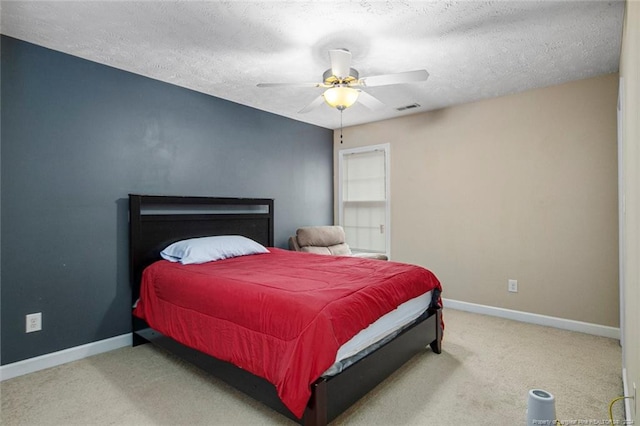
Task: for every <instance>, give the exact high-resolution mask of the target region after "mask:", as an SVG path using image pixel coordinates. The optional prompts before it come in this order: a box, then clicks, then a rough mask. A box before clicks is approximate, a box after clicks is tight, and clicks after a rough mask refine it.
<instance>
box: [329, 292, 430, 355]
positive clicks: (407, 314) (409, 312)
mask: <svg viewBox="0 0 640 426" xmlns="http://www.w3.org/2000/svg"><path fill="white" fill-rule="evenodd" d="M430 303H431V291H428V292H426V293H424V294H422V295H420V296H418V297H415V298H413V299H411V300H409V301H407V302H405V303H403V304H402V305H400V306H398V307H397V308H396V309H394V310H393V311H391V312H389V313H387V314H386V315H383V316H381V317H380V318H379V319H378V320H377V321H376V322H374V323H373V324H371V325H370V326H368V327H367V328H365V329H364V330H362V331H360V332H359V333H358V334H356V335H355V336H353V338H351V340H349V341H348V342H347V343H345V344H344V345H342V346H341V347H340V349H338V354H337V355H336V362H340V361H342V360H345V359H347V358H350V357H352V356H354V355H356V354H357V353H359V352H360V351H362V350H364V349H366V348H368V347H369V346H371V345H373V344H374V343H376V342H378V341H380V340H382V339H383V338H385V337H386V336H388V335H389V334H391V333H393V332H394V331H397V330H398V329H400V328H402V327H404V326H405V325H407V324H409V323H410V322H411V321H413V320H415V319H416V318H418V317H419V316H420V315H421V314H422V313H423V312H424V311H426V310H427V308H428V307H429V304H430Z"/></svg>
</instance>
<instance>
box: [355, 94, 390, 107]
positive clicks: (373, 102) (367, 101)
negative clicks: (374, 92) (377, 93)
mask: <svg viewBox="0 0 640 426" xmlns="http://www.w3.org/2000/svg"><path fill="white" fill-rule="evenodd" d="M358 92H360V94H359V95H358V102H360V103H361V104H362V105H364V106H365V107H367V108H369V109H370V110H373V111H377V110H380V109H382V108H384V107H385V105H384V104H383V103H382V102H380V101H379V100H378V99H376V98H374V97H373V96H371V95H370V94H368V93H367V92H365V91H362V90H358Z"/></svg>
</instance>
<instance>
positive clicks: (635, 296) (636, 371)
mask: <svg viewBox="0 0 640 426" xmlns="http://www.w3.org/2000/svg"><path fill="white" fill-rule="evenodd" d="M620 77H621V78H622V80H623V83H622V96H621V98H622V111H623V126H622V132H621V133H622V146H623V152H624V158H623V165H622V170H623V173H622V181H623V183H622V192H623V194H624V198H625V204H626V209H625V210H626V211H625V215H624V220H623V221H622V230H623V232H624V239H623V248H622V253H621V254H622V261H623V264H624V269H623V273H622V278H623V283H624V288H623V296H624V303H623V313H624V324H623V325H624V327H623V337H624V340H623V341H624V346H623V350H622V353H623V357H624V363H625V367H626V371H627V384H628V386H629V388H630V393H633V391H632V390H631V388H632V385H633V383H635V384H636V385H637V387H640V330H639V328H640V327H639V325H640V315H639V314H638V309H639V308H640V265H638V264H639V263H640V223H639V222H640V196H639V195H640V146H639V145H640V2H637V1H628V2H627V10H626V16H625V25H624V33H623V39H622V55H621V59H620ZM631 405H635V415H633V413H634V410H631V413H630V414H631V416H632V419H633V420H635V421H636V423H637V420H638V419H639V418H640V417H639V416H638V414H639V413H640V404H639V403H638V401H637V400H636V401H633V402H631Z"/></svg>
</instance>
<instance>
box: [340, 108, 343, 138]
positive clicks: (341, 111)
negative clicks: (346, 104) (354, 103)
mask: <svg viewBox="0 0 640 426" xmlns="http://www.w3.org/2000/svg"><path fill="white" fill-rule="evenodd" d="M343 112H344V109H341V110H340V143H341V144H342V113H343Z"/></svg>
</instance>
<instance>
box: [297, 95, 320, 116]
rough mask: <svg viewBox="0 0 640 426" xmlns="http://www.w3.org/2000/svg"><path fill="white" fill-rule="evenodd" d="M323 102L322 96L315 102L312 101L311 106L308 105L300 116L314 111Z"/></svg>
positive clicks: (301, 111) (300, 112)
mask: <svg viewBox="0 0 640 426" xmlns="http://www.w3.org/2000/svg"><path fill="white" fill-rule="evenodd" d="M323 102H324V96H323V95H320V96H318V97H317V98H315V99H314V100H312V101H311V103H310V104H309V105H307V106H306V107H304V108H302V109H301V110H300V111H298V114H304V113H306V112H309V111H311V110H312V109H315V108H318V107H319V106H320V105H322V103H323Z"/></svg>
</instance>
